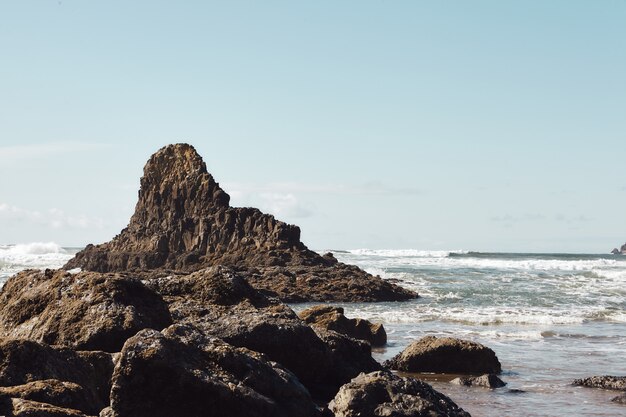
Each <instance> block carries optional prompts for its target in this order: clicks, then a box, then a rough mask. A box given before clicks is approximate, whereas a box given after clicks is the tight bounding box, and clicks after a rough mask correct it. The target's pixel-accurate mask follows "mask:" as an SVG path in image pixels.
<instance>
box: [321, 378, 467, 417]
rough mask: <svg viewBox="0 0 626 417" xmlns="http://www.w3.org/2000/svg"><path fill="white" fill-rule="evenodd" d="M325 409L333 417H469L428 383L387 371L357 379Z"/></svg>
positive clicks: (342, 389)
mask: <svg viewBox="0 0 626 417" xmlns="http://www.w3.org/2000/svg"><path fill="white" fill-rule="evenodd" d="M328 408H330V410H331V411H333V412H334V413H335V417H358V416H368V417H369V416H371V417H383V416H385V417H391V416H393V417H432V416H439V417H470V415H469V413H467V412H466V411H464V410H463V409H462V408H460V407H459V406H457V405H456V404H455V403H454V402H453V401H452V400H451V399H450V398H448V397H446V396H445V395H443V394H441V393H440V392H438V391H435V390H434V389H433V388H432V387H431V386H430V385H428V384H427V383H425V382H422V381H418V380H417V379H413V378H401V377H399V376H396V375H393V374H392V373H390V372H388V371H378V372H373V373H369V374H361V375H359V376H357V377H356V378H354V379H353V380H352V381H350V383H348V384H346V385H344V386H342V387H341V389H340V390H339V392H338V393H337V395H336V396H335V398H334V399H333V400H332V401H331V402H330V404H329V405H328Z"/></svg>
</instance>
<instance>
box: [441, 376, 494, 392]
mask: <svg viewBox="0 0 626 417" xmlns="http://www.w3.org/2000/svg"><path fill="white" fill-rule="evenodd" d="M450 383H451V384H456V385H463V386H466V387H483V388H491V389H494V388H502V387H504V386H506V382H504V381H502V380H501V379H500V378H498V376H497V375H496V374H484V375H481V376H462V377H459V378H454V379H453V380H452V381H450Z"/></svg>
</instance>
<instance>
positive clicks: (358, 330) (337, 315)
mask: <svg viewBox="0 0 626 417" xmlns="http://www.w3.org/2000/svg"><path fill="white" fill-rule="evenodd" d="M298 316H299V317H300V318H301V319H302V320H304V322H305V323H307V324H308V325H310V326H313V327H321V328H323V329H326V330H334V331H336V332H338V333H341V334H344V335H346V336H349V337H352V338H354V339H359V340H364V341H366V342H368V343H369V344H370V345H372V346H384V345H385V344H386V343H387V333H386V332H385V328H384V327H383V325H382V324H381V323H371V322H369V321H367V320H364V319H358V318H357V319H349V318H347V317H346V316H345V315H344V310H343V308H342V307H333V306H329V305H319V306H314V307H311V308H307V309H306V310H303V311H301V312H300V313H299V314H298Z"/></svg>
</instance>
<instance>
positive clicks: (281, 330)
mask: <svg viewBox="0 0 626 417" xmlns="http://www.w3.org/2000/svg"><path fill="white" fill-rule="evenodd" d="M146 285H148V286H149V287H150V288H152V289H153V290H154V291H155V292H158V293H159V294H161V295H162V296H163V298H164V299H165V301H166V302H167V303H168V304H169V308H170V311H171V315H172V318H173V320H174V321H175V322H177V323H182V324H192V325H194V326H196V327H198V328H200V329H201V330H202V331H203V332H205V333H206V334H210V335H213V336H215V337H219V338H220V339H222V340H224V341H225V342H227V343H229V344H231V345H234V346H238V347H245V348H248V349H251V350H254V351H257V352H261V353H264V354H266V355H267V356H268V358H270V359H271V360H273V361H276V362H279V363H280V364H281V365H283V366H285V367H287V368H288V369H289V370H290V371H292V372H293V373H294V374H296V375H297V377H298V378H299V379H300V381H301V382H302V383H303V384H304V385H305V386H306V387H307V388H308V389H309V390H310V391H311V393H312V394H313V395H314V397H316V398H322V399H326V400H329V399H330V398H332V397H333V395H334V394H335V393H336V392H337V390H338V389H339V387H340V386H341V385H343V384H345V383H346V382H348V381H349V380H350V379H351V378H353V377H355V376H356V375H358V374H359V373H360V372H363V371H371V370H374V369H378V368H376V365H377V364H376V362H375V361H374V360H373V359H372V358H371V351H370V348H369V346H362V344H359V343H357V342H356V341H355V340H352V341H344V343H343V345H342V346H345V345H348V346H349V347H347V348H345V349H344V351H345V350H346V349H347V350H350V349H352V350H353V351H354V353H353V355H350V354H347V353H345V352H344V351H341V352H340V351H338V350H334V349H333V345H332V344H331V343H330V341H324V340H322V339H320V337H318V335H317V334H316V333H315V332H314V331H313V329H312V328H311V327H309V326H307V325H306V324H305V323H304V322H303V321H302V320H300V319H299V318H298V316H297V315H296V314H295V313H294V312H293V310H291V309H290V308H289V307H287V306H286V305H284V304H281V303H280V302H279V301H278V300H277V299H272V298H268V297H266V296H265V295H263V294H261V293H260V292H259V291H257V290H255V289H254V288H252V287H251V286H250V284H248V282H247V281H246V280H245V279H244V278H243V277H242V276H241V275H239V274H238V273H236V272H234V271H233V270H231V269H229V268H225V267H221V266H218V267H212V268H207V269H204V270H201V271H197V272H194V273H192V274H189V275H183V276H170V277H165V278H158V279H150V280H147V281H146ZM337 343H339V342H337Z"/></svg>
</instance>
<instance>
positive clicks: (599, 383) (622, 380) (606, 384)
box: [573, 375, 626, 391]
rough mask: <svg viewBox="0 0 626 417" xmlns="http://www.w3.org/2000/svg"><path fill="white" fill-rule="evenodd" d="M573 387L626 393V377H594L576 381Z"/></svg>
mask: <svg viewBox="0 0 626 417" xmlns="http://www.w3.org/2000/svg"><path fill="white" fill-rule="evenodd" d="M573 385H579V386H582V387H588V388H602V389H614V390H619V391H626V376H612V375H604V376H592V377H589V378H583V379H576V380H574V382H573Z"/></svg>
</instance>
